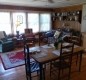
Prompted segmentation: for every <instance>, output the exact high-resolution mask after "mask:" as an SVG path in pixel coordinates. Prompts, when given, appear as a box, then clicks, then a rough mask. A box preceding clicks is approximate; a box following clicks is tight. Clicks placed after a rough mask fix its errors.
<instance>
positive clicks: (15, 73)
mask: <svg viewBox="0 0 86 80" xmlns="http://www.w3.org/2000/svg"><path fill="white" fill-rule="evenodd" d="M48 73H49V71H48V72H46V80H50V79H49V77H47V76H49V75H48ZM0 80H26V77H25V67H24V66H20V67H16V68H12V69H8V70H4V68H3V65H2V63H1V60H0ZM33 80H37V79H35V78H34V79H33ZM63 80H64V79H63ZM71 80H86V54H85V55H84V56H83V60H82V69H81V72H77V71H76V68H75V67H74V66H73V71H72V75H71Z"/></svg>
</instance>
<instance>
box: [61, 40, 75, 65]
mask: <svg viewBox="0 0 86 80" xmlns="http://www.w3.org/2000/svg"><path fill="white" fill-rule="evenodd" d="M73 48H74V43H69V44H68V45H65V43H64V41H62V42H61V49H60V62H62V60H67V61H68V62H69V64H70V65H71V62H72V54H73Z"/></svg>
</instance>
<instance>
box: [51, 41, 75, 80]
mask: <svg viewBox="0 0 86 80" xmlns="http://www.w3.org/2000/svg"><path fill="white" fill-rule="evenodd" d="M73 48H74V44H73V43H69V45H64V42H63V41H62V42H61V48H60V50H58V51H59V53H60V54H59V58H58V59H57V60H55V61H53V62H51V63H50V77H51V80H53V79H54V78H56V76H58V77H57V78H58V79H56V80H61V78H62V77H64V75H63V73H64V70H65V69H68V73H66V71H65V73H66V74H67V76H65V77H66V78H67V77H68V80H70V73H71V64H72V54H73ZM53 75H54V76H53Z"/></svg>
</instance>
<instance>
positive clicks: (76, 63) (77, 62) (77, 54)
mask: <svg viewBox="0 0 86 80" xmlns="http://www.w3.org/2000/svg"><path fill="white" fill-rule="evenodd" d="M78 57H79V56H78V54H77V58H76V65H77V63H78V62H77V61H78Z"/></svg>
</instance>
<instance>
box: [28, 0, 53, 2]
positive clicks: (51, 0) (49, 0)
mask: <svg viewBox="0 0 86 80" xmlns="http://www.w3.org/2000/svg"><path fill="white" fill-rule="evenodd" d="M29 1H40V2H49V3H54V1H53V0H29Z"/></svg>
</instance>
